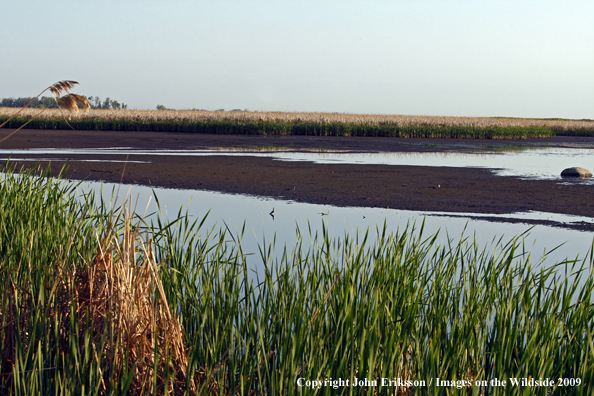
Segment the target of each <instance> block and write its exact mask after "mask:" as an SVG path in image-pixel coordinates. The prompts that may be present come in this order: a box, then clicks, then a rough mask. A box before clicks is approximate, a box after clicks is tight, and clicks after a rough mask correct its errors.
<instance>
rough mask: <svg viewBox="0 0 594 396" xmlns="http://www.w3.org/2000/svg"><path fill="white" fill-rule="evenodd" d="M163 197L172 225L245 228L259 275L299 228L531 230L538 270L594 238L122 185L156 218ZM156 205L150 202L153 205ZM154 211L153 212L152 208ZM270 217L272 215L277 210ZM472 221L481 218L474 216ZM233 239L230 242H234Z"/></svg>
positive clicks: (506, 235)
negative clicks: (263, 253)
mask: <svg viewBox="0 0 594 396" xmlns="http://www.w3.org/2000/svg"><path fill="white" fill-rule="evenodd" d="M117 188H118V187H117V185H114V184H109V183H105V184H103V185H101V184H100V183H95V182H91V183H83V184H82V185H81V189H82V190H86V189H92V190H94V191H96V192H100V191H101V190H102V191H103V196H104V197H105V198H106V199H107V200H108V201H109V199H111V197H112V196H113V195H114V194H113V192H114V191H116V190H117ZM153 191H154V193H155V194H156V195H157V197H158V199H159V202H160V205H161V210H162V215H163V216H164V217H165V218H168V219H170V220H173V219H175V218H177V215H178V212H179V209H180V208H181V207H183V208H184V210H186V209H187V211H188V214H189V215H190V216H191V218H192V219H194V218H200V219H201V218H203V217H204V216H206V215H207V212H209V214H208V217H207V220H206V222H205V226H206V227H207V228H212V227H215V228H216V229H218V228H219V227H228V229H229V231H230V232H231V234H233V235H238V234H239V233H240V232H241V230H242V229H243V227H244V225H245V234H244V237H243V240H242V247H243V250H244V252H246V253H248V254H251V256H250V258H249V261H248V262H249V263H251V264H250V265H251V266H252V267H253V268H254V269H255V270H256V272H259V270H261V260H260V259H259V257H260V256H259V249H258V246H259V244H264V243H266V244H267V243H271V242H272V241H274V240H275V238H276V253H277V254H282V251H283V247H284V246H287V247H288V248H289V249H290V248H292V247H293V245H294V244H295V242H296V241H297V236H296V227H299V229H300V230H301V234H302V236H303V238H304V240H305V241H308V240H309V233H310V231H309V230H310V229H311V233H312V234H315V233H317V234H318V235H321V234H322V227H325V228H326V229H327V230H328V233H329V235H330V236H331V237H332V238H341V237H344V236H345V235H349V237H351V238H354V237H356V236H359V238H361V237H362V236H363V235H364V233H365V232H366V231H367V230H369V231H370V239H369V243H373V242H374V240H375V238H374V237H375V230H376V228H379V229H381V228H382V227H383V226H384V224H385V225H386V228H387V229H388V231H393V232H395V231H397V230H399V229H400V230H403V229H404V228H405V227H406V226H407V224H410V225H412V224H416V227H417V229H418V228H420V226H421V224H422V222H423V220H424V222H425V224H424V227H425V229H424V232H423V234H424V235H425V236H430V235H432V234H434V233H436V232H438V231H439V232H440V237H439V238H438V240H439V241H440V242H441V243H442V244H443V243H446V242H447V240H448V239H453V240H454V241H457V240H459V239H460V237H461V236H464V237H467V238H469V239H470V240H473V239H474V240H476V241H477V242H478V244H479V246H481V247H486V246H491V245H492V241H493V240H495V239H498V238H500V237H503V239H504V240H505V241H508V240H509V239H511V238H512V237H513V236H516V235H520V234H523V233H525V232H526V231H528V230H529V234H528V235H527V236H525V239H524V246H525V249H526V251H527V252H529V253H530V254H531V256H532V261H533V263H535V264H536V263H537V262H538V261H539V260H540V259H541V258H542V257H543V255H544V254H545V253H547V252H550V251H551V250H553V249H554V248H556V247H558V246H559V245H561V246H560V247H559V248H558V249H557V250H555V251H553V252H552V253H550V254H549V256H547V257H546V259H545V264H547V265H552V264H554V263H557V262H561V261H563V260H565V259H575V258H576V257H578V256H579V257H580V258H583V257H585V256H586V254H587V252H588V251H589V249H590V247H591V245H592V242H593V239H592V238H593V236H592V234H591V233H588V232H583V231H577V230H570V229H564V228H559V227H551V226H546V225H536V226H534V227H531V226H530V225H528V224H522V223H505V222H492V221H486V220H480V219H469V218H467V217H464V214H448V213H437V212H434V213H421V212H413V211H404V210H395V209H380V208H349V207H347V208H345V207H335V206H331V205H315V204H306V203H297V202H292V201H279V200H272V199H262V198H257V197H250V196H245V195H231V194H222V193H215V192H207V191H197V190H194V191H192V190H174V189H165V188H155V189H151V188H149V187H143V186H126V185H122V186H121V187H120V190H119V194H118V196H119V197H120V199H119V201H121V197H124V196H126V195H128V196H130V197H131V198H132V201H133V202H134V205H135V206H136V208H137V213H140V214H142V213H151V212H154V211H157V206H156V205H155V201H154V199H152V198H151V197H152V196H153ZM149 200H150V201H151V202H150V203H149ZM147 204H148V205H147ZM273 210H274V212H273V215H274V216H271V215H270V214H269V213H270V212H271V211H273ZM472 216H476V215H475V214H472ZM488 216H489V217H498V218H506V217H509V218H516V219H549V220H552V221H558V222H564V223H565V222H574V221H575V222H579V221H585V222H589V223H593V222H594V219H592V218H587V217H580V216H567V215H559V214H551V213H541V212H529V213H516V214H513V215H505V216H501V215H488ZM229 239H230V237H229Z"/></svg>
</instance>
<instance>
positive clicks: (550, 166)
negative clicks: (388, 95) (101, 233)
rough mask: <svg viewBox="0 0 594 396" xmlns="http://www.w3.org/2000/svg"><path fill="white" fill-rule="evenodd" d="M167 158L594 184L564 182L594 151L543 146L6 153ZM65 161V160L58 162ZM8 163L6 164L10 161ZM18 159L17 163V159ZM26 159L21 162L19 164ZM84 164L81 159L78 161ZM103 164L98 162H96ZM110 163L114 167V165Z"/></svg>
mask: <svg viewBox="0 0 594 396" xmlns="http://www.w3.org/2000/svg"><path fill="white" fill-rule="evenodd" d="M114 154H116V155H130V156H134V155H166V156H207V155H226V156H246V155H247V156H257V157H269V158H273V159H276V160H279V161H310V162H314V163H324V164H329V163H333V164H361V165H369V164H379V165H415V166H441V167H465V168H486V169H491V170H493V172H495V174H497V175H501V176H517V177H521V178H526V179H547V180H558V181H560V182H572V183H585V184H594V179H567V178H561V176H560V174H561V171H563V169H565V168H570V167H574V166H579V167H582V168H586V169H590V170H594V156H593V155H592V154H594V148H559V147H542V148H531V149H527V150H512V151H505V150H498V151H480V152H474V153H469V152H439V153H436V152H397V153H387V152H378V153H354V152H336V151H330V152H311V151H266V152H263V151H243V150H228V149H213V150H139V149H134V148H129V147H125V148H102V149H27V150H0V155H13V156H15V155H16V156H20V157H23V158H26V156H27V155H51V156H53V158H52V160H53V161H65V160H68V159H69V157H68V156H69V155H87V156H90V157H92V156H94V155H96V156H100V155H114ZM57 156H63V157H57ZM6 159H7V158H5V159H3V160H6ZM13 160H16V158H13ZM19 160H20V159H19ZM73 160H76V161H80V159H73ZM95 160H97V159H95ZM110 162H113V161H111V160H110Z"/></svg>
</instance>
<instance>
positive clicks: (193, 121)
mask: <svg viewBox="0 0 594 396" xmlns="http://www.w3.org/2000/svg"><path fill="white" fill-rule="evenodd" d="M14 112H15V110H14V109H7V108H0V123H1V122H4V121H5V120H7V119H8V118H9V117H10V116H11V115H12V114H14ZM22 114H23V116H19V117H15V118H14V119H12V120H11V121H10V122H9V123H8V124H7V125H6V126H5V127H7V128H18V127H20V126H22V125H23V124H24V123H26V122H27V121H30V120H31V117H32V116H33V115H34V114H35V112H34V111H33V110H31V109H27V110H26V111H25V112H23V113H22ZM64 116H67V114H65V113H64V112H63V111H61V110H51V109H50V110H47V111H46V112H45V113H44V114H43V115H42V116H40V117H39V118H37V119H34V120H32V121H31V122H30V123H29V124H27V127H28V128H34V129H69V128H70V126H71V127H72V128H74V129H79V130H110V131H112V130H115V131H152V132H184V133H209V134H251V135H307V136H383V137H404V138H409V137H417V138H420V137H423V138H465V139H473V138H477V139H478V138H480V139H526V138H538V137H551V136H555V135H575V136H593V135H594V121H591V120H581V121H575V120H537V119H514V118H478V117H475V118H473V117H426V116H388V115H386V116H383V115H364V114H362V115H355V114H328V113H272V112H269V113H266V112H220V111H219V112H208V111H174V110H163V111H136V110H90V111H88V112H85V113H81V114H80V115H77V116H75V117H73V118H72V119H70V120H68V121H66V120H65V119H64ZM69 125H70V126H69Z"/></svg>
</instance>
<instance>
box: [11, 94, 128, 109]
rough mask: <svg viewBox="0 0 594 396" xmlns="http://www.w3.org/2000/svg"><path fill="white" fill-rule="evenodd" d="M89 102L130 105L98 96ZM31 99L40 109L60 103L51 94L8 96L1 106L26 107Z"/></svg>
mask: <svg viewBox="0 0 594 396" xmlns="http://www.w3.org/2000/svg"><path fill="white" fill-rule="evenodd" d="M87 99H89V104H90V105H91V108H92V109H127V108H128V105H127V104H124V103H120V102H118V101H117V100H111V99H109V98H106V99H105V100H104V101H101V99H100V98H99V97H98V96H89V97H88V98H87ZM31 100H33V102H31V104H30V105H29V107H33V108H38V109H45V108H50V109H56V108H58V105H57V104H56V101H55V100H54V98H52V97H51V96H43V97H41V98H35V99H33V98H17V99H15V98H8V99H2V100H1V101H0V107H24V106H26V105H27V103H29V102H30V101H31Z"/></svg>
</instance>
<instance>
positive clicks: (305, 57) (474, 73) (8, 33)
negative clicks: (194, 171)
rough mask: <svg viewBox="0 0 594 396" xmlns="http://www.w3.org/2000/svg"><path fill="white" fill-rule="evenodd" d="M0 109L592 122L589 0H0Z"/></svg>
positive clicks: (593, 44) (593, 49)
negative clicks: (21, 101) (62, 100)
mask: <svg viewBox="0 0 594 396" xmlns="http://www.w3.org/2000/svg"><path fill="white" fill-rule="evenodd" d="M0 15H2V23H1V24H0V37H1V40H0V51H1V52H0V53H1V55H0V98H6V97H19V96H34V95H36V94H37V93H39V92H40V91H41V90H42V89H43V88H45V87H47V86H48V85H51V84H53V83H54V82H56V81H58V80H63V79H73V80H77V81H78V82H79V83H80V85H79V86H78V87H77V88H76V90H75V92H76V93H79V94H83V95H93V96H94V95H97V96H100V97H101V98H105V97H106V96H109V97H110V98H112V99H116V100H119V101H120V102H124V103H127V104H128V105H129V108H138V109H154V108H155V107H156V105H157V104H162V105H165V106H167V107H171V108H177V109H185V108H203V109H213V110H214V109H219V108H224V109H227V110H229V109H234V108H241V109H245V108H247V109H249V110H266V111H274V110H278V111H324V112H347V113H379V114H411V115H446V116H512V117H564V118H594V23H593V22H592V21H593V20H594V1H592V0H548V1H547V0H539V1H523V0H514V1H507V0H492V1H479V0H473V1H471V0H451V1H450V0H440V1H430V0H407V1H371V0H367V1H348V0H342V1H323V0H318V1H283V0H276V1H246V0H244V1H230V0H219V1H183V0H173V1H148V0H142V1H135V0H134V1H133V0H120V1H93V2H91V1H80V0H79V1H60V0H56V1H51V2H48V1H27V0H23V1H16V0H14V1H8V0H2V1H1V2H0Z"/></svg>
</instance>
